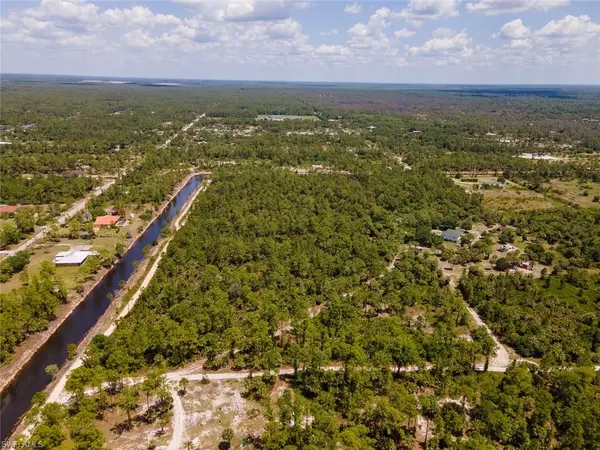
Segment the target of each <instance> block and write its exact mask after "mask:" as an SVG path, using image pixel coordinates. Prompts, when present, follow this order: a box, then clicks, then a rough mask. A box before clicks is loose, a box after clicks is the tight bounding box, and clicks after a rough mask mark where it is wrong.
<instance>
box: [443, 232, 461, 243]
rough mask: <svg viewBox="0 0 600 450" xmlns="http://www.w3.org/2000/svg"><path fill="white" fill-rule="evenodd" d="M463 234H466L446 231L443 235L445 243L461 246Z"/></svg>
mask: <svg viewBox="0 0 600 450" xmlns="http://www.w3.org/2000/svg"><path fill="white" fill-rule="evenodd" d="M463 234H464V233H463V232H462V231H460V230H456V229H448V230H444V232H443V233H442V237H443V238H444V240H445V241H448V242H455V243H457V244H460V241H461V239H462V235H463Z"/></svg>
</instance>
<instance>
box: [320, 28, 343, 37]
mask: <svg viewBox="0 0 600 450" xmlns="http://www.w3.org/2000/svg"><path fill="white" fill-rule="evenodd" d="M319 34H320V35H321V36H337V34H338V30H337V28H332V29H331V30H327V31H321V32H320V33H319Z"/></svg>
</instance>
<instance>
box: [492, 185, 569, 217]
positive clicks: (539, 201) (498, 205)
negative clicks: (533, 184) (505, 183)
mask: <svg viewBox="0 0 600 450" xmlns="http://www.w3.org/2000/svg"><path fill="white" fill-rule="evenodd" d="M483 206H484V208H486V209H489V210H491V211H496V212H514V211H531V210H536V209H550V208H555V207H558V206H561V203H560V202H558V201H556V200H552V199H551V198H548V197H546V196H544V195H542V194H538V193H537V192H533V191H528V190H522V189H488V190H485V191H483Z"/></svg>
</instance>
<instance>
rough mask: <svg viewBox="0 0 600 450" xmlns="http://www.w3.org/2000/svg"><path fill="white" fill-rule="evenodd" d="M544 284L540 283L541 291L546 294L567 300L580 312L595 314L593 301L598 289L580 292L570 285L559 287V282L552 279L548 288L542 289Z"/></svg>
mask: <svg viewBox="0 0 600 450" xmlns="http://www.w3.org/2000/svg"><path fill="white" fill-rule="evenodd" d="M543 284H544V282H543V281H540V286H541V287H542V290H543V291H545V292H546V293H548V294H551V295H555V296H556V297H559V298H562V299H565V300H567V301H568V302H569V303H571V304H572V305H573V306H574V307H576V308H578V310H580V311H581V312H588V313H593V312H595V310H596V308H595V301H597V299H598V298H599V297H598V296H599V295H600V290H599V289H598V288H594V287H592V288H590V289H584V290H582V291H581V295H579V294H580V291H579V289H578V288H577V287H576V286H573V285H572V284H570V283H565V284H564V286H563V287H562V288H561V287H560V282H559V281H558V280H557V279H556V278H552V279H551V282H550V286H549V287H547V288H546V287H543Z"/></svg>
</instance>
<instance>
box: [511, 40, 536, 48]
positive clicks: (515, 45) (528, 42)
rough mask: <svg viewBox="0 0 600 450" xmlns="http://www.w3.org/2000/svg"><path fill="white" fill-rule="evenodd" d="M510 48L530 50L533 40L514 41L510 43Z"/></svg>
mask: <svg viewBox="0 0 600 450" xmlns="http://www.w3.org/2000/svg"><path fill="white" fill-rule="evenodd" d="M510 47H511V48H525V49H530V48H531V47H532V42H531V39H513V40H512V41H511V42H510Z"/></svg>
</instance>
